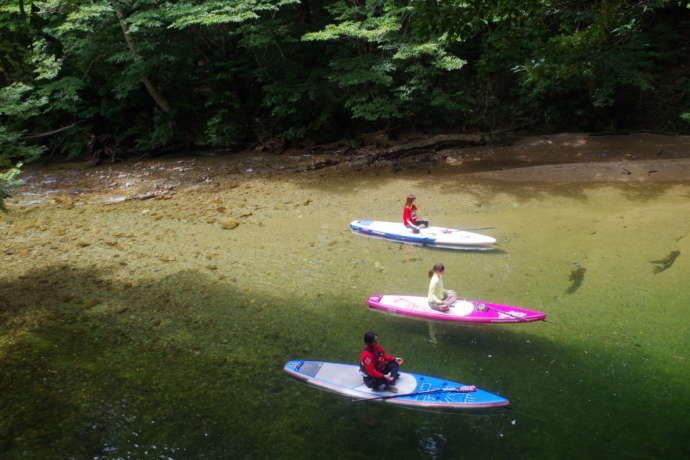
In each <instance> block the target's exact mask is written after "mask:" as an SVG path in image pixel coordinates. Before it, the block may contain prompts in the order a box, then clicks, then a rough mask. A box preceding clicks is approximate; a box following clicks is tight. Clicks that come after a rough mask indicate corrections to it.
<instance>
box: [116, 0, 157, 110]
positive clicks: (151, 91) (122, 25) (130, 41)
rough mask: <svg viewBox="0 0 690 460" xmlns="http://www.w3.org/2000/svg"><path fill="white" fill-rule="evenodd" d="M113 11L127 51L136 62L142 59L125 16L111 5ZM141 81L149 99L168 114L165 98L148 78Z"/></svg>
mask: <svg viewBox="0 0 690 460" xmlns="http://www.w3.org/2000/svg"><path fill="white" fill-rule="evenodd" d="M113 9H114V10H115V14H116V15H117V21H118V23H119V24H120V28H121V29H122V34H123V35H124V37H125V41H126V42H127V47H128V48H129V51H130V52H131V53H132V55H133V56H134V59H136V60H138V61H140V60H142V59H143V58H142V57H141V56H140V55H139V53H137V51H136V47H135V43H134V39H133V38H132V36H131V35H130V34H129V32H128V31H127V25H126V24H125V15H124V14H123V13H122V10H121V9H120V8H118V7H117V6H115V5H113ZM142 81H143V83H144V86H145V87H146V91H148V93H149V96H151V98H152V99H153V100H154V101H155V102H156V104H158V107H160V109H161V110H162V111H163V112H165V113H168V112H170V105H169V104H168V101H167V100H166V99H165V96H163V95H162V94H161V93H160V91H158V88H156V86H155V85H154V84H153V82H152V81H151V79H150V78H149V77H144V78H143V80H142Z"/></svg>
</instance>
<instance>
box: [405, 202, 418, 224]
mask: <svg viewBox="0 0 690 460" xmlns="http://www.w3.org/2000/svg"><path fill="white" fill-rule="evenodd" d="M402 217H403V224H404V225H409V224H414V223H415V222H417V206H415V205H412V207H411V208H408V207H407V206H405V207H403V216H402Z"/></svg>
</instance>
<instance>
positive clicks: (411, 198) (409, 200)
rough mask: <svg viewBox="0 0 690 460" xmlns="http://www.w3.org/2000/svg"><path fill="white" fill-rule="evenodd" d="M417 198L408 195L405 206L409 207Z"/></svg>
mask: <svg viewBox="0 0 690 460" xmlns="http://www.w3.org/2000/svg"><path fill="white" fill-rule="evenodd" d="M416 198H417V197H416V196H414V195H408V196H407V198H406V199H405V206H409V205H411V204H412V202H413V201H414V200H415V199H416Z"/></svg>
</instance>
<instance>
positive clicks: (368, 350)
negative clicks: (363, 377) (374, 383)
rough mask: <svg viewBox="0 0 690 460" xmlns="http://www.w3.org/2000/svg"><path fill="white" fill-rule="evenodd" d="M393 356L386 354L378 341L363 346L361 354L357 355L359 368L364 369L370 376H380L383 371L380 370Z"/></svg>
mask: <svg viewBox="0 0 690 460" xmlns="http://www.w3.org/2000/svg"><path fill="white" fill-rule="evenodd" d="M394 359H395V356H390V355H387V354H386V350H384V349H383V347H382V346H381V345H379V344H378V343H377V344H376V345H374V346H373V347H368V346H367V347H364V349H363V350H362V354H361V355H360V357H359V364H360V368H362V369H363V370H364V372H366V373H367V375H369V376H370V377H374V378H381V377H383V373H381V371H382V370H383V368H384V367H385V365H386V363H388V362H390V361H393V360H394Z"/></svg>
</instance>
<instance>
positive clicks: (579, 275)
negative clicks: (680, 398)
mask: <svg viewBox="0 0 690 460" xmlns="http://www.w3.org/2000/svg"><path fill="white" fill-rule="evenodd" d="M586 271H587V269H586V268H583V267H578V268H576V269H575V270H573V271H572V272H570V277H569V278H568V279H569V280H570V281H572V282H573V284H571V285H570V287H569V288H568V289H567V290H566V291H565V292H566V293H567V294H572V293H573V292H575V291H577V290H578V288H579V287H580V285H581V284H582V280H583V279H584V278H585V272H586Z"/></svg>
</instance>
